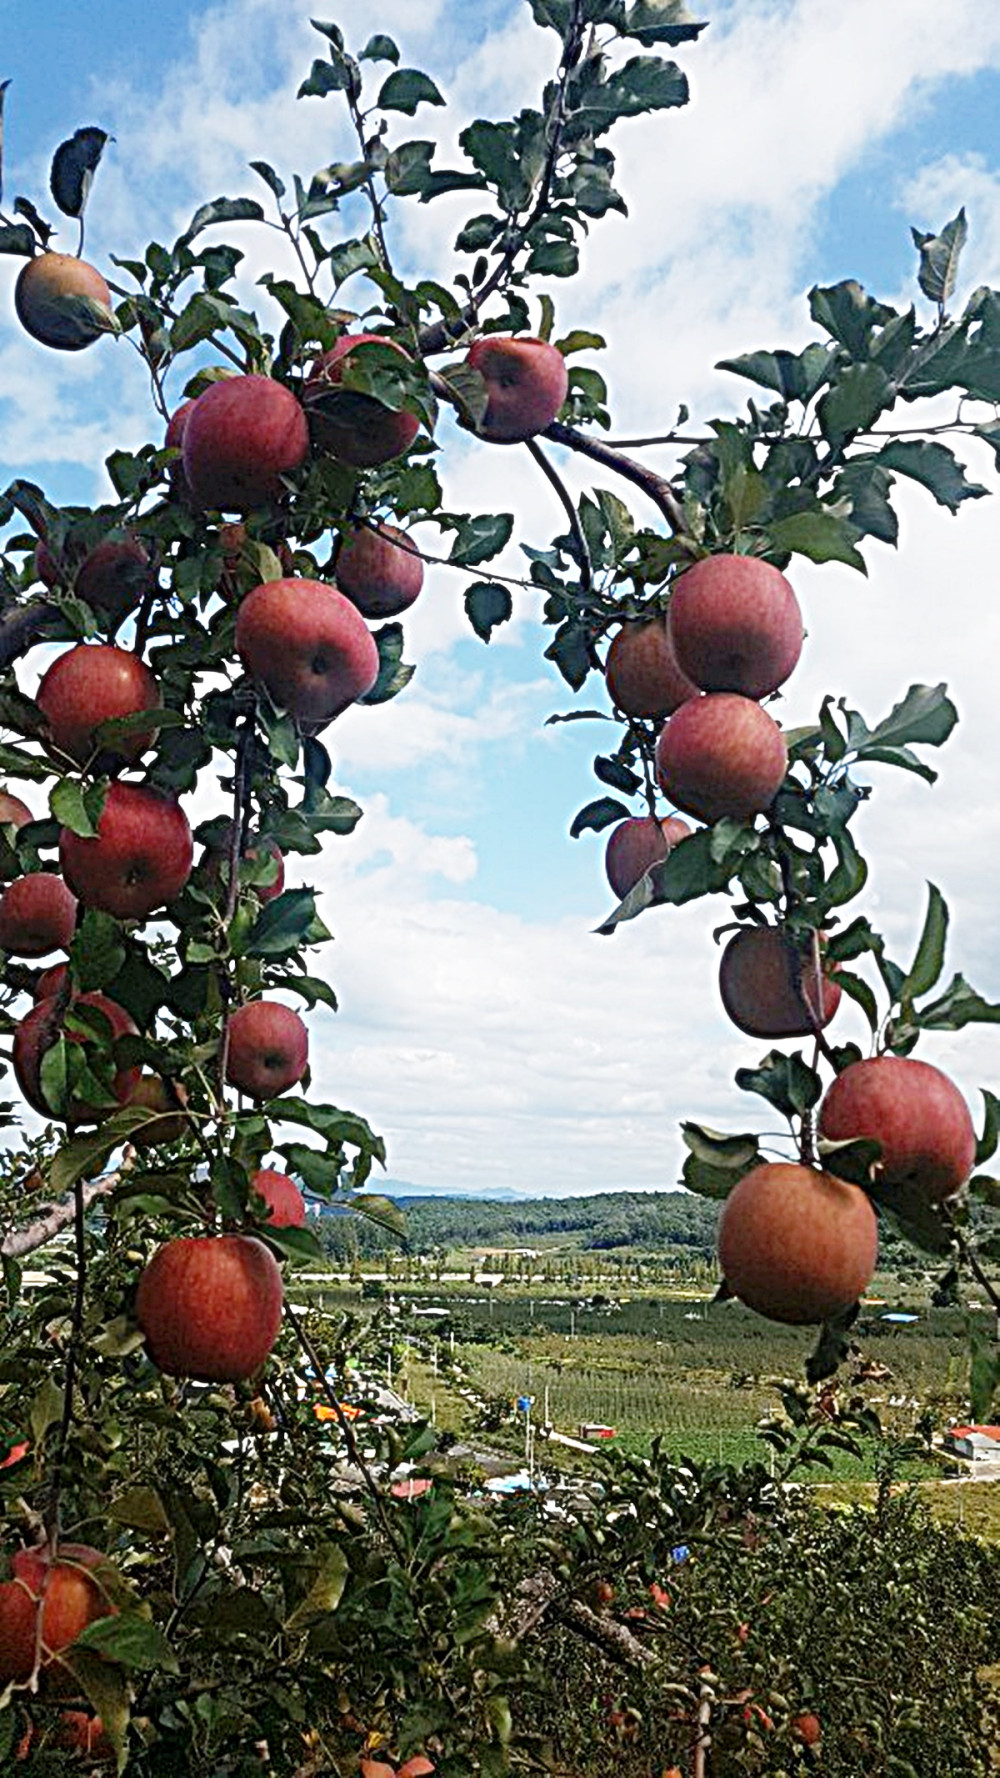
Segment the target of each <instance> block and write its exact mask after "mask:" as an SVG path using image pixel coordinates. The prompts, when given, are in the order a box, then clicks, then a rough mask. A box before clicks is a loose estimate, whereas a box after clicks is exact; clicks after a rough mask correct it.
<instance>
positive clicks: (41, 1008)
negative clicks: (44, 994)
mask: <svg viewBox="0 0 1000 1778" xmlns="http://www.w3.org/2000/svg"><path fill="white" fill-rule="evenodd" d="M72 1004H73V1006H76V1007H80V1006H82V1007H87V1006H92V1007H94V1008H95V1010H96V1011H97V1012H100V1013H103V1014H104V1017H105V1018H106V1019H107V1021H108V1023H109V1025H110V1026H111V1037H112V1040H113V1039H114V1038H117V1037H124V1036H126V1035H128V1036H133V1035H134V1034H135V1030H136V1027H135V1025H134V1023H133V1021H132V1019H131V1018H130V1017H129V1014H128V1013H127V1012H126V1011H125V1009H124V1007H121V1006H119V1005H118V1002H117V1001H116V1000H109V999H108V997H107V995H106V994H101V993H97V992H94V993H90V994H79V995H77V997H76V999H75V1000H74V1001H73V1003H72ZM69 1010H71V1009H70V1007H69V1006H61V1005H60V1002H59V997H58V996H57V995H53V996H52V997H51V998H50V999H48V1000H39V1001H38V1003H37V1005H35V1006H33V1007H32V1009H31V1011H30V1012H29V1013H25V1015H24V1018H23V1019H22V1020H21V1022H20V1024H19V1025H18V1027H17V1029H16V1031H15V1032H14V1042H13V1045H12V1048H11V1060H12V1062H13V1065H14V1075H15V1078H16V1080H17V1084H18V1086H19V1087H20V1089H21V1092H22V1093H23V1094H24V1097H25V1098H26V1099H27V1101H28V1104H29V1105H31V1106H32V1107H33V1108H34V1110H35V1111H37V1112H38V1113H39V1115H40V1116H41V1117H47V1118H50V1117H51V1116H52V1115H53V1114H52V1111H51V1110H50V1108H49V1106H48V1105H47V1104H46V1102H45V1099H44V1097H43V1095H42V1085H41V1079H42V1061H43V1059H44V1057H45V1055H46V1054H47V1052H48V1051H49V1050H50V1049H51V1048H52V1046H53V1044H54V1043H55V1042H56V1041H57V1039H58V1038H59V1036H60V1034H61V1033H62V1032H63V1030H64V1021H65V1017H66V1013H67V1012H68V1011H69ZM65 1036H66V1040H67V1042H69V1043H83V1042H84V1041H85V1039H84V1038H83V1036H82V1035H81V1034H80V1033H79V1032H77V1031H72V1030H66V1031H65ZM138 1079H139V1069H138V1068H120V1069H119V1070H118V1072H117V1073H116V1075H115V1078H114V1088H113V1091H114V1095H115V1098H116V1099H117V1100H118V1102H119V1104H120V1105H124V1104H126V1103H127V1102H128V1100H129V1099H130V1098H131V1096H132V1093H133V1092H134V1090H135V1086H136V1083H137V1081H138ZM106 1116H107V1107H106V1106H99V1105H88V1104H87V1103H86V1101H82V1102H78V1103H75V1104H72V1105H71V1106H70V1111H69V1116H68V1118H67V1122H69V1123H73V1124H77V1123H96V1122H98V1121H99V1120H100V1119H101V1118H103V1117H106Z"/></svg>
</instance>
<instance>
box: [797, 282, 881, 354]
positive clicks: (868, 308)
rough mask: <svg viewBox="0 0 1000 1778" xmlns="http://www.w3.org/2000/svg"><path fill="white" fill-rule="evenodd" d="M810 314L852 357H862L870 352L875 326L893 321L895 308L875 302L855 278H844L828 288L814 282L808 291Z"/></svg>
mask: <svg viewBox="0 0 1000 1778" xmlns="http://www.w3.org/2000/svg"><path fill="white" fill-rule="evenodd" d="M809 313H810V315H811V316H812V318H813V320H814V321H818V322H819V325H820V326H821V327H825V329H826V331H827V333H829V334H831V335H832V336H833V338H834V339H835V340H837V341H838V343H839V344H840V345H842V346H846V347H847V350H848V352H849V353H850V355H851V357H852V358H853V359H862V358H864V357H865V356H866V355H867V352H868V344H869V340H870V338H871V335H872V332H873V331H874V329H875V328H876V327H882V326H884V325H885V323H886V322H887V321H892V320H893V318H894V317H895V314H896V311H895V309H890V308H889V307H887V305H886V304H885V303H880V302H876V301H875V300H874V298H873V297H870V296H869V295H868V293H867V291H864V290H862V288H861V285H860V284H858V283H856V282H855V280H854V279H853V278H845V279H844V280H843V282H842V283H840V284H830V285H827V286H826V287H825V288H822V287H821V286H820V285H818V284H817V285H814V286H813V288H812V290H810V292H809Z"/></svg>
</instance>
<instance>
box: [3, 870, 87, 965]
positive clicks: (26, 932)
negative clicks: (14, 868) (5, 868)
mask: <svg viewBox="0 0 1000 1778" xmlns="http://www.w3.org/2000/svg"><path fill="white" fill-rule="evenodd" d="M75 930H76V896H75V895H73V894H72V893H71V891H70V890H69V889H67V887H66V885H65V883H64V882H63V880H62V877H59V876H57V875H56V873H55V871H51V870H34V871H29V873H28V875H27V876H26V877H16V878H15V880H14V882H13V883H11V885H10V888H9V889H5V890H4V892H3V895H2V896H0V950H3V951H8V952H10V954H11V956H13V957H47V956H48V954H49V952H50V951H65V950H66V949H67V947H68V946H69V944H70V942H71V941H72V938H73V933H74V932H75Z"/></svg>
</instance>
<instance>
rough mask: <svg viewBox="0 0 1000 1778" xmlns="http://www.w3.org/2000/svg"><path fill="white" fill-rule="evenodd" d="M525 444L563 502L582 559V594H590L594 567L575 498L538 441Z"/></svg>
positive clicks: (527, 441)
mask: <svg viewBox="0 0 1000 1778" xmlns="http://www.w3.org/2000/svg"><path fill="white" fill-rule="evenodd" d="M525 442H526V443H527V446H528V450H529V452H530V454H531V455H532V457H534V459H535V462H536V463H537V464H538V467H539V469H540V470H541V472H542V474H543V475H544V476H546V477H547V479H548V480H549V481H550V482H551V483H552V486H553V487H554V488H555V491H556V493H557V494H558V496H559V499H560V501H561V502H562V506H563V510H564V512H565V513H566V516H567V518H568V519H569V528H570V531H571V533H572V536H573V542H574V543H575V544H576V549H577V554H578V556H579V558H580V588H581V591H582V592H584V593H590V592H592V591H593V587H594V565H593V563H592V562H591V559H590V550H589V549H588V547H587V539H586V537H585V536H584V534H583V526H582V525H581V523H580V515H579V513H578V512H577V510H576V507H575V506H574V505H573V497H572V495H571V494H570V491H569V489H568V488H567V486H566V483H565V482H564V481H563V479H562V476H561V475H560V474H559V471H558V470H557V469H555V468H554V467H553V465H552V464H551V463H550V462H549V460H548V458H547V456H546V455H545V452H544V451H543V450H542V449H541V447H540V446H539V445H538V444H537V443H536V441H535V440H534V439H533V438H529V439H527V440H526V441H525Z"/></svg>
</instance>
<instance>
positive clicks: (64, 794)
mask: <svg viewBox="0 0 1000 1778" xmlns="http://www.w3.org/2000/svg"><path fill="white" fill-rule="evenodd" d="M84 790H85V786H84V785H83V784H81V783H80V781H79V779H77V778H60V779H59V781H58V783H57V784H54V785H53V786H52V790H51V792H50V794H49V809H50V810H51V812H52V819H53V820H54V821H58V822H59V825H60V826H61V827H68V828H69V831H70V833H75V834H79V835H80V836H81V838H83V839H87V840H89V839H93V838H94V836H95V835H96V833H97V823H96V821H94V820H92V819H91V816H90V812H89V810H88V808H87V803H86V801H85V798H84Z"/></svg>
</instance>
